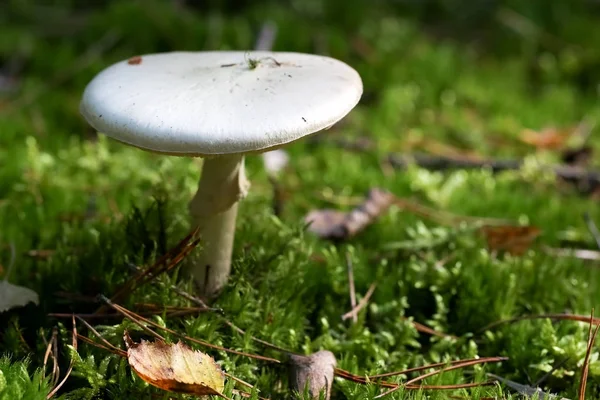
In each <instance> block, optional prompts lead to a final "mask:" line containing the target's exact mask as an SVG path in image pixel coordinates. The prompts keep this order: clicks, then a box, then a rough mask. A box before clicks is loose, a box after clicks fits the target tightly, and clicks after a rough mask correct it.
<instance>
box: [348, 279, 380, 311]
mask: <svg viewBox="0 0 600 400" xmlns="http://www.w3.org/2000/svg"><path fill="white" fill-rule="evenodd" d="M376 287H377V283H376V282H373V283H371V286H369V289H368V290H367V293H365V295H364V297H363V298H362V299H360V301H359V302H358V304H356V305H355V306H354V307H352V310H350V311H348V312H347V313H346V314H344V315H342V319H343V320H346V319H348V318H350V317H352V318H353V319H356V318H357V316H358V312H359V311H360V310H362V309H363V308H364V307H365V306H366V305H367V304H368V303H369V300H370V299H371V296H372V295H373V292H375V288H376ZM355 301H356V300H355Z"/></svg>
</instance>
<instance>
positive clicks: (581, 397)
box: [579, 309, 600, 400]
mask: <svg viewBox="0 0 600 400" xmlns="http://www.w3.org/2000/svg"><path fill="white" fill-rule="evenodd" d="M593 326H594V310H593V309H592V314H591V315H590V328H589V330H588V343H587V351H586V352H585V360H584V361H583V366H582V367H581V382H580V383H579V400H585V389H586V385H587V378H588V373H589V370H590V355H591V353H592V348H593V347H594V341H595V340H596V336H597V335H598V329H600V325H596V328H595V329H594V331H593V333H592V327H593Z"/></svg>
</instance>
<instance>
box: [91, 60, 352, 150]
mask: <svg viewBox="0 0 600 400" xmlns="http://www.w3.org/2000/svg"><path fill="white" fill-rule="evenodd" d="M361 95H362V82H361V79H360V76H359V75H358V73H357V72H356V71H355V70H354V69H352V68H351V67H350V66H348V65H346V64H344V63H343V62H341V61H338V60H335V59H333V58H329V57H323V56H317V55H309V54H300V53H279V52H256V51H253V52H244V51H227V52H224V51H212V52H173V53H161V54H151V55H143V56H140V57H134V58H132V59H130V60H125V61H122V62H119V63H117V64H114V65H112V66H110V67H108V68H107V69H105V70H104V71H102V72H101V73H100V74H98V75H97V76H96V77H95V78H94V79H93V80H92V81H91V82H90V84H89V85H88V86H87V88H86V89H85V92H84V95H83V100H82V102H81V113H82V114H83V115H84V117H85V118H86V119H87V121H88V122H89V123H90V124H91V125H92V126H93V127H94V128H95V129H97V130H98V131H99V132H102V133H104V134H106V135H108V136H110V137H112V138H114V139H117V140H119V141H121V142H125V143H127V144H130V145H133V146H137V147H140V148H143V149H146V150H150V151H155V152H160V153H170V154H180V155H217V154H236V153H248V152H256V151H263V150H267V149H269V148H273V147H277V146H280V145H283V144H285V143H288V142H292V141H294V140H297V139H299V138H301V137H303V136H305V135H308V134H311V133H314V132H317V131H320V130H322V129H325V128H328V127H329V126H331V125H333V124H334V123H336V122H337V121H339V120H340V119H341V118H343V117H344V116H345V115H346V114H347V113H348V112H349V111H350V110H351V109H352V108H354V106H355V105H356V104H357V103H358V100H359V99H360V96H361Z"/></svg>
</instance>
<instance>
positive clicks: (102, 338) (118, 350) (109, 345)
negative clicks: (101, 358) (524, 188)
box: [75, 315, 126, 353]
mask: <svg viewBox="0 0 600 400" xmlns="http://www.w3.org/2000/svg"><path fill="white" fill-rule="evenodd" d="M75 318H77V320H78V321H80V322H81V323H82V324H83V325H85V327H86V328H88V329H89V330H90V331H91V332H92V333H93V334H94V335H96V337H98V339H100V340H101V341H102V343H104V345H105V346H108V347H109V348H110V349H112V350H114V351H116V352H117V353H121V352H123V353H126V352H124V351H123V350H122V349H120V348H118V347H117V346H115V345H114V344H112V343H110V342H109V341H108V340H106V339H105V338H104V336H102V335H101V334H100V332H98V331H97V330H96V329H94V327H93V326H92V325H90V324H89V323H88V322H87V321H86V320H84V319H83V318H81V317H79V316H77V315H76V316H75Z"/></svg>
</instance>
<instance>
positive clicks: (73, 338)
mask: <svg viewBox="0 0 600 400" xmlns="http://www.w3.org/2000/svg"><path fill="white" fill-rule="evenodd" d="M71 322H72V323H73V331H72V336H71V345H72V346H73V349H74V350H75V351H77V336H78V335H77V324H75V316H73V318H72V320H71ZM74 363H75V359H74V358H73V357H71V362H70V363H69V368H68V369H67V373H66V374H65V376H64V377H63V379H62V381H60V382H59V383H58V384H57V385H56V386H54V388H53V389H52V391H50V393H48V396H46V398H47V399H50V398H52V397H53V396H54V395H55V394H56V393H57V392H58V391H59V390H60V388H61V387H62V386H63V385H64V384H65V382H66V381H67V379H69V376H70V375H71V371H73V365H74Z"/></svg>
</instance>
